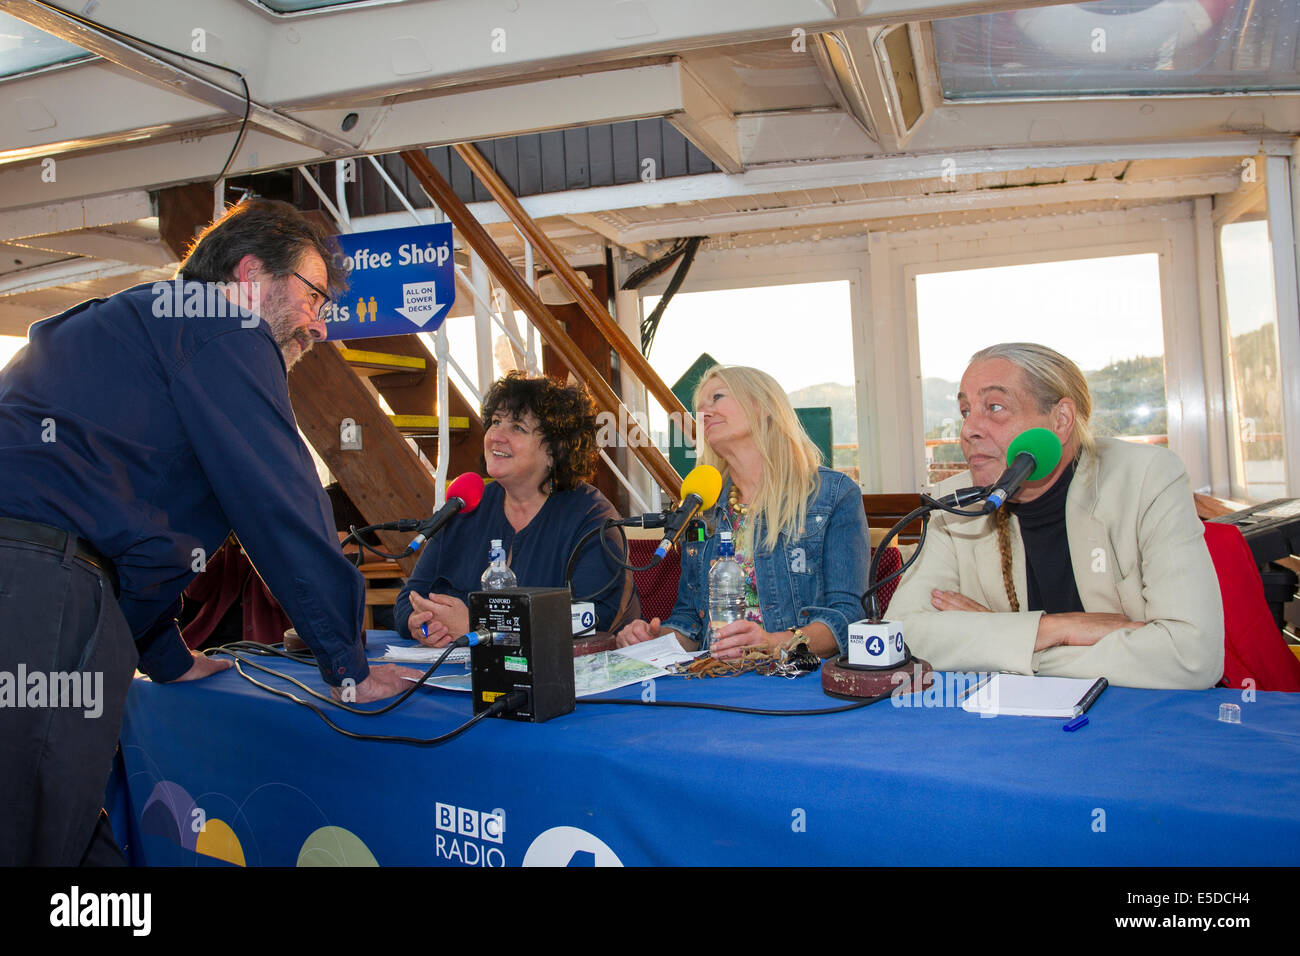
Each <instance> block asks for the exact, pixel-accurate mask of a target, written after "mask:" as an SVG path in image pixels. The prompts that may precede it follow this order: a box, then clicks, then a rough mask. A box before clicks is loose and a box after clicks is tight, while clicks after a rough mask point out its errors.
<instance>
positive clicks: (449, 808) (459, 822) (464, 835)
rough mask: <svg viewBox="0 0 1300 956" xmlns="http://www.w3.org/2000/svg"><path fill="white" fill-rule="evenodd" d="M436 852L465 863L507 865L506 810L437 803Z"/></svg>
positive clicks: (435, 821)
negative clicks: (478, 808) (504, 846)
mask: <svg viewBox="0 0 1300 956" xmlns="http://www.w3.org/2000/svg"><path fill="white" fill-rule="evenodd" d="M433 810H434V823H433V825H434V827H435V828H436V829H437V830H438V831H439V832H438V833H437V834H435V835H434V838H433V852H434V855H435V856H437V857H439V858H440V859H443V860H448V861H450V862H452V863H461V864H463V865H465V866H505V865H506V855H505V852H504V851H503V850H502V848H501V845H502V844H503V843H505V836H506V812H505V810H502V809H501V808H499V807H498V808H497V809H496V810H490V811H489V810H472V809H470V808H469V807H458V806H456V805H455V804H454V803H435V804H434V805H433Z"/></svg>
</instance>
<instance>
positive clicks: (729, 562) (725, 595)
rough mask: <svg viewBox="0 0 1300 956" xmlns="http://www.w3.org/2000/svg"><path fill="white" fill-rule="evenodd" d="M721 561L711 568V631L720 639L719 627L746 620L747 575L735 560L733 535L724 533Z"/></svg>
mask: <svg viewBox="0 0 1300 956" xmlns="http://www.w3.org/2000/svg"><path fill="white" fill-rule="evenodd" d="M719 536H720V537H721V539H722V541H721V543H720V544H719V545H718V560H717V561H715V562H714V564H713V567H712V568H710V569H709V632H710V634H711V635H712V636H713V637H716V636H717V633H718V628H720V627H723V626H724V625H727V624H730V623H731V622H732V621H743V620H744V619H745V572H744V569H742V568H741V566H740V562H739V561H737V560H736V548H735V546H734V545H733V544H732V543H731V532H730V531H721V532H719Z"/></svg>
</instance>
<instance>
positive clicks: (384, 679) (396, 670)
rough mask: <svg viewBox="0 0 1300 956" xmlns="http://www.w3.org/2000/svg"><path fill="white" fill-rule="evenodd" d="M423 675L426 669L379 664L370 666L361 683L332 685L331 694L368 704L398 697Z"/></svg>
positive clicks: (352, 702) (348, 700)
mask: <svg viewBox="0 0 1300 956" xmlns="http://www.w3.org/2000/svg"><path fill="white" fill-rule="evenodd" d="M423 676H424V671H417V670H416V669H415V668H413V667H398V666H397V665H396V664H378V665H375V666H373V667H371V668H370V676H369V677H367V678H366V679H365V680H363V681H362V682H361V683H360V684H355V685H348V686H345V687H331V688H330V696H331V697H333V698H334V699H335V700H337V701H342V702H343V703H345V704H366V703H369V702H370V701H372V700H384V699H385V698H388V697H396V696H397V695H398V694H400V693H402V691H404V690H406V689H407V688H408V687H410V686H411V683H410V681H411V680H419V679H420V678H421V677H423ZM407 678H410V680H408V679H407Z"/></svg>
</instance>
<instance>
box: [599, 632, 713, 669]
mask: <svg viewBox="0 0 1300 956" xmlns="http://www.w3.org/2000/svg"><path fill="white" fill-rule="evenodd" d="M618 653H619V654H622V655H623V656H624V657H630V658H632V659H633V660H638V661H644V662H645V663H647V664H654V665H655V666H656V667H667V666H668V665H669V664H679V663H681V662H683V661H691V660H694V659H695V658H697V657H699V656H700V655H701V654H703V653H704V652H703V651H684V650H682V645H681V644H679V643H678V642H677V638H676V637H674V636H673V635H671V634H666V635H664V636H663V637H656V638H655V639H654V640H653V641H644V642H642V643H640V644H632V645H631V646H629V647H620V648H619V649H618Z"/></svg>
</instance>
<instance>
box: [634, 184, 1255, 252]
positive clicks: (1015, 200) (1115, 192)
mask: <svg viewBox="0 0 1300 956" xmlns="http://www.w3.org/2000/svg"><path fill="white" fill-rule="evenodd" d="M1236 183H1237V180H1236V177H1235V176H1233V175H1228V176H1197V177H1187V178H1184V179H1168V180H1147V181H1141V182H1134V183H1124V182H1116V181H1110V182H1079V183H1061V184H1053V185H1043V186H1017V187H1014V188H1010V189H981V190H974V191H970V192H952V193H932V194H929V195H925V196H904V197H889V198H880V199H864V200H860V201H856V202H842V203H825V204H821V205H803V206H797V207H791V208H787V209H771V210H757V211H754V212H739V213H722V214H718V215H712V216H700V215H695V216H685V217H683V218H681V219H677V220H669V221H661V222H653V223H645V224H642V225H637V226H630V227H628V228H626V229H621V230H619V232H618V235H619V240H620V241H627V242H649V241H651V240H655V239H673V238H677V237H680V236H685V235H701V234H703V235H711V236H713V235H721V234H725V233H732V232H761V231H763V230H768V229H789V228H794V227H797V226H814V225H826V224H829V223H840V222H858V221H861V222H863V223H864V224H866V223H869V222H871V221H872V220H879V219H893V218H896V217H900V216H924V215H928V214H931V213H939V212H944V213H953V214H954V215H956V214H960V213H962V212H968V211H974V210H983V209H1009V208H1016V207H1025V208H1029V209H1032V208H1033V207H1037V206H1050V205H1054V204H1057V203H1072V202H1095V201H1097V200H1101V199H1113V200H1116V201H1120V202H1141V201H1149V200H1153V199H1182V198H1186V197H1190V196H1207V195H1213V194H1215V193H1224V192H1231V191H1232V190H1233V189H1234V188H1235V187H1236Z"/></svg>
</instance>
